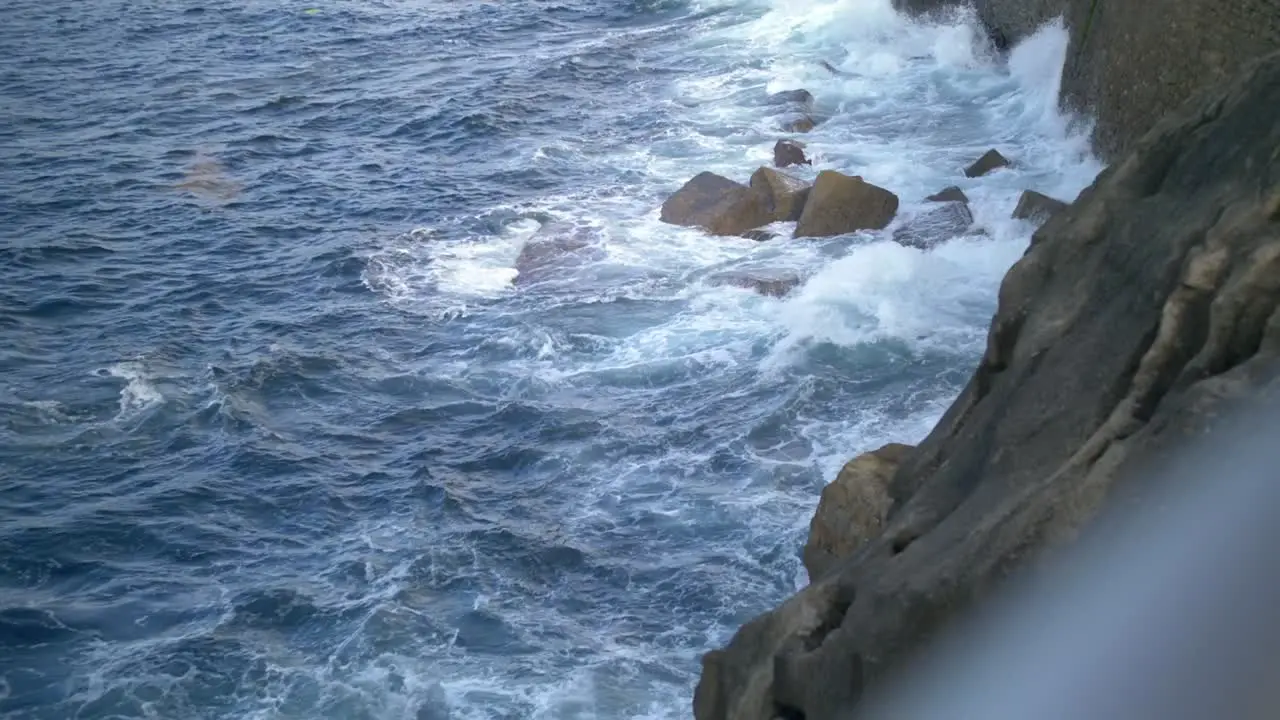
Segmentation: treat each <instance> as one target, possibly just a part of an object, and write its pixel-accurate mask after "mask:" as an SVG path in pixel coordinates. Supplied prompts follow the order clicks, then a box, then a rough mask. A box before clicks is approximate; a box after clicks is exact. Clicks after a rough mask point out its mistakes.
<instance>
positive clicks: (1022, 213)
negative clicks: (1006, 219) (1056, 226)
mask: <svg viewBox="0 0 1280 720" xmlns="http://www.w3.org/2000/svg"><path fill="white" fill-rule="evenodd" d="M1065 207H1067V204H1066V203H1064V202H1062V201H1061V200H1058V199H1056V198H1051V197H1049V196H1048V195H1043V194H1041V193H1038V192H1036V191H1035V190H1026V191H1024V192H1023V193H1022V197H1020V198H1018V207H1016V208H1014V209H1013V217H1014V219H1015V220H1041V221H1043V220H1048V219H1049V218H1051V217H1053V215H1054V214H1055V213H1057V212H1058V211H1059V210H1061V209H1063V208H1065Z"/></svg>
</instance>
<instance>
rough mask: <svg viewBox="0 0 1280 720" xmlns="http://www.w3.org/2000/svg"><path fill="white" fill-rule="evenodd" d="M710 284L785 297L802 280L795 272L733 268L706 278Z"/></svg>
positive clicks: (769, 295) (798, 285) (768, 295)
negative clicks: (766, 271)
mask: <svg viewBox="0 0 1280 720" xmlns="http://www.w3.org/2000/svg"><path fill="white" fill-rule="evenodd" d="M707 282H709V283H711V284H712V285H724V286H730V287H739V288H743V289H746V290H753V291H755V292H757V293H759V294H761V295H765V296H767V297H776V298H780V297H785V296H786V295H787V294H788V293H790V292H791V291H792V290H795V289H796V288H797V287H800V284H801V283H802V282H804V281H803V280H802V279H801V277H800V276H799V275H796V274H795V273H765V272H757V271H747V270H735V271H732V272H724V273H719V274H717V275H712V276H711V277H709V278H707Z"/></svg>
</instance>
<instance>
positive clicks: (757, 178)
mask: <svg viewBox="0 0 1280 720" xmlns="http://www.w3.org/2000/svg"><path fill="white" fill-rule="evenodd" d="M750 186H751V189H752V190H756V191H758V192H761V193H764V194H765V195H766V196H768V198H769V206H770V207H771V208H772V211H773V221H774V222H779V221H781V222H793V221H796V220H799V219H800V213H801V211H803V210H804V203H805V200H806V199H807V198H808V197H809V183H807V182H805V181H803V180H801V179H799V178H795V177H791V176H790V175H787V174H786V173H782V172H778V171H777V170H774V169H773V168H768V167H762V168H760V169H759V170H756V171H755V173H753V174H752V175H751V183H750Z"/></svg>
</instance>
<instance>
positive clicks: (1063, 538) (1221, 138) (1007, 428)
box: [694, 3, 1280, 720]
mask: <svg viewBox="0 0 1280 720" xmlns="http://www.w3.org/2000/svg"><path fill="white" fill-rule="evenodd" d="M1103 4H1104V5H1106V3H1103ZM1277 107H1280V54H1275V55H1271V56H1269V57H1267V58H1266V60H1265V61H1264V62H1261V63H1258V64H1257V65H1254V66H1252V67H1250V68H1249V69H1248V70H1247V72H1245V73H1243V74H1242V76H1241V77H1240V78H1239V79H1237V80H1236V81H1234V82H1231V83H1223V84H1221V85H1220V86H1219V87H1215V88H1213V89H1212V90H1210V91H1208V92H1207V94H1205V95H1202V96H1199V97H1197V98H1195V99H1194V100H1193V101H1191V102H1189V103H1188V104H1187V105H1185V106H1184V107H1183V108H1182V109H1180V110H1179V111H1178V112H1176V113H1173V114H1171V115H1170V116H1169V117H1168V118H1166V119H1165V120H1163V121H1161V122H1160V123H1159V124H1158V125H1156V127H1155V128H1153V129H1152V130H1151V131H1150V132H1149V133H1148V134H1147V135H1145V136H1144V137H1143V138H1142V139H1141V140H1140V141H1139V142H1137V143H1136V145H1135V146H1134V149H1133V151H1132V152H1131V153H1129V154H1128V155H1127V156H1126V157H1125V158H1124V159H1122V160H1121V161H1120V162H1118V163H1116V164H1114V165H1112V166H1111V167H1109V168H1108V169H1107V170H1105V171H1104V172H1103V173H1102V174H1101V175H1100V176H1099V177H1098V179H1097V180H1096V181H1095V183H1094V184H1093V186H1092V187H1090V188H1089V189H1087V190H1085V192H1084V193H1082V194H1081V196H1080V197H1079V198H1078V199H1077V200H1076V202H1075V203H1073V204H1072V205H1071V207H1069V208H1068V209H1066V210H1064V211H1062V212H1060V213H1058V214H1057V215H1055V216H1054V217H1053V218H1051V219H1050V220H1049V221H1048V222H1047V223H1046V224H1045V225H1043V226H1042V227H1041V228H1040V229H1039V230H1038V231H1037V232H1036V234H1035V236H1034V237H1033V240H1032V242H1031V244H1030V247H1029V248H1028V249H1027V251H1026V253H1025V255H1023V257H1022V258H1021V259H1020V260H1019V261H1018V262H1017V263H1016V264H1015V265H1014V266H1013V268H1012V269H1010V271H1009V273H1008V275H1007V276H1006V277H1005V279H1004V282H1003V284H1002V285H1001V288H1000V293H999V303H998V309H997V311H996V314H995V317H994V318H993V320H992V324H991V329H990V333H989V337H988V342H987V348H986V351H985V353H984V354H983V356H982V358H981V360H980V361H979V362H978V364H977V369H976V370H975V371H974V373H973V376H972V377H971V379H970V381H969V383H968V385H967V386H966V388H965V389H964V391H963V392H962V393H961V394H960V396H959V397H958V398H957V399H956V401H955V402H954V403H953V404H952V406H951V407H950V409H949V410H947V412H946V413H945V415H944V416H943V417H942V419H941V420H940V422H939V423H938V425H937V426H936V427H935V428H934V429H933V431H932V432H931V433H930V434H929V436H928V437H927V438H925V440H924V441H923V442H921V443H920V445H919V446H917V448H916V450H915V451H914V452H911V453H909V454H908V456H907V457H906V459H905V460H904V461H903V462H902V464H901V465H900V466H899V467H898V469H897V471H896V472H895V473H894V475H893V477H892V479H891V480H890V481H889V483H888V496H889V508H888V511H887V513H886V516H885V518H886V519H885V522H884V527H883V529H882V531H881V532H880V534H879V535H878V536H877V537H874V538H872V539H870V540H868V541H866V542H865V543H864V544H863V545H862V546H861V547H859V548H858V549H857V550H856V551H854V553H853V554H852V555H851V556H850V557H848V558H846V559H844V560H842V561H840V562H839V563H838V565H836V566H835V567H833V568H831V569H830V570H829V571H828V574H827V575H825V576H824V577H823V578H822V579H821V580H820V581H819V582H817V583H815V584H814V585H811V586H810V587H809V588H807V589H805V590H804V591H802V592H801V593H799V594H797V595H796V596H794V597H793V598H792V599H791V600H788V601H787V602H785V603H783V604H782V605H781V606H780V607H779V608H778V609H777V610H775V611H772V612H769V613H766V614H765V615H763V616H761V617H759V618H757V619H755V620H753V621H752V622H750V623H748V624H747V625H746V626H745V627H743V629H742V630H741V631H739V633H738V634H737V635H736V636H735V637H734V639H733V640H732V641H731V642H730V643H729V645H728V646H727V647H726V648H725V649H723V650H718V651H715V652H713V653H709V654H708V655H707V656H706V657H705V658H704V671H703V678H702V681H701V682H700V683H699V688H698V692H697V695H696V698H695V705H694V708H695V715H696V717H697V718H698V720H724V719H728V718H732V719H733V720H773V719H774V718H776V717H783V718H800V717H803V718H806V720H835V719H836V718H848V717H853V716H854V713H856V711H857V707H858V704H859V701H860V700H861V699H862V698H863V697H864V695H865V694H866V693H867V692H868V691H869V690H870V689H873V688H876V687H879V686H881V685H882V684H883V682H884V680H885V678H886V677H887V676H890V675H892V674H893V673H894V672H895V671H897V670H899V669H901V668H902V667H904V664H905V663H906V662H907V661H908V660H909V659H910V658H911V657H912V655H913V654H914V653H916V652H917V651H919V650H920V649H921V648H923V647H925V646H926V645H927V644H928V643H929V642H930V641H931V640H932V639H933V638H934V637H935V636H937V635H938V634H939V633H942V632H944V631H945V630H946V629H947V628H948V626H949V625H950V623H951V622H952V621H953V620H954V618H956V617H957V616H958V615H959V614H961V613H963V612H964V611H965V610H967V609H968V608H970V607H972V606H973V604H974V603H976V602H979V601H981V600H982V599H983V598H985V597H987V596H988V595H989V594H990V593H991V592H992V590H993V589H995V588H998V587H1000V586H1001V585H1003V584H1004V583H1005V582H1006V580H1007V578H1008V577H1009V576H1010V575H1013V574H1017V573H1020V572H1022V571H1024V570H1025V569H1026V568H1027V567H1028V565H1030V564H1035V563H1036V562H1037V561H1038V560H1040V559H1042V558H1043V556H1044V554H1045V553H1046V551H1047V550H1049V549H1051V548H1054V547H1057V546H1060V545H1061V544H1063V543H1067V542H1070V541H1071V540H1072V539H1073V538H1075V537H1076V535H1077V534H1078V533H1079V532H1080V531H1081V529H1082V528H1083V527H1084V526H1085V525H1086V524H1088V523H1089V522H1090V521H1091V520H1092V519H1093V518H1094V517H1095V516H1096V514H1097V513H1098V512H1099V510H1100V508H1101V507H1102V505H1103V503H1104V502H1106V501H1107V500H1108V499H1109V498H1122V499H1123V501H1124V502H1125V503H1126V504H1129V503H1132V504H1136V505H1143V504H1147V505H1150V504H1152V503H1153V502H1154V500H1153V498H1154V497H1158V496H1156V495H1151V494H1150V493H1153V492H1157V491H1158V490H1159V489H1160V483H1159V482H1158V478H1152V479H1151V481H1150V482H1139V478H1140V477H1141V476H1142V473H1140V471H1141V470H1142V469H1144V468H1146V467H1148V466H1149V464H1150V463H1153V462H1155V461H1157V460H1159V459H1162V458H1165V457H1167V455H1168V454H1169V453H1171V452H1173V451H1174V450H1175V449H1177V448H1179V447H1181V446H1182V445H1183V444H1185V441H1186V438H1188V437H1191V436H1199V435H1202V434H1203V433H1204V432H1205V431H1206V430H1208V429H1210V428H1213V427H1215V426H1217V425H1219V424H1220V423H1222V422H1224V421H1225V420H1226V419H1229V418H1230V416H1231V413H1232V410H1233V409H1234V408H1236V407H1238V404H1239V403H1243V402H1245V401H1247V400H1249V399H1252V398H1254V397H1256V396H1258V395H1260V394H1267V393H1272V392H1280V153H1277V152H1276V148H1278V147H1280V118H1278V117H1277V115H1276V112H1275V109H1276V108H1277ZM817 189H818V188H815V192H816V191H817ZM811 202H812V200H811ZM1232 461H1233V459H1232V458H1231V457H1225V458H1223V462H1232ZM1212 481H1213V478H1211V477H1205V478H1204V482H1212ZM1207 660H1208V662H1213V660H1212V659H1211V658H1210V659H1207ZM1219 670H1221V668H1220V667H1217V666H1212V667H1207V668H1206V671H1208V672H1217V671H1219Z"/></svg>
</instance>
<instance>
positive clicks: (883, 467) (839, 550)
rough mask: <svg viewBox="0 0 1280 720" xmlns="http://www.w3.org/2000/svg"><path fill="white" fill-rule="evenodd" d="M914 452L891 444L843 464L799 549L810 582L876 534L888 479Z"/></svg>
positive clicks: (884, 508)
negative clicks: (802, 546) (802, 550)
mask: <svg viewBox="0 0 1280 720" xmlns="http://www.w3.org/2000/svg"><path fill="white" fill-rule="evenodd" d="M914 449H915V448H913V447H912V446H910V445H900V444H896V443H895V444H891V445H885V446H884V447H882V448H880V449H879V450H873V451H871V452H867V453H863V454H861V455H859V456H858V457H856V458H854V459H852V460H850V461H849V462H847V463H845V466H844V468H843V469H842V470H840V474H839V475H837V476H836V479H835V481H833V482H832V483H831V484H829V485H827V486H826V487H825V488H823V490H822V499H821V500H819V501H818V511H817V512H816V513H815V514H814V516H813V521H812V522H811V523H810V524H809V542H807V543H805V546H804V566H805V568H806V569H807V570H808V571H809V580H810V581H811V582H816V581H818V580H820V579H822V576H824V575H826V574H827V571H828V570H830V569H831V568H832V567H833V566H834V565H835V563H837V562H839V561H840V560H843V559H845V558H847V557H849V556H850V555H853V552H854V551H855V550H857V549H858V548H859V547H861V546H862V544H863V543H865V542H866V541H868V540H870V539H872V538H874V537H876V536H877V535H879V534H880V529H881V527H882V526H883V525H884V519H885V515H886V513H888V512H889V490H888V487H889V479H890V478H892V477H893V473H894V472H896V471H897V470H898V466H899V465H900V464H902V461H903V459H904V458H906V456H907V453H909V452H911V451H912V450H914Z"/></svg>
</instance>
